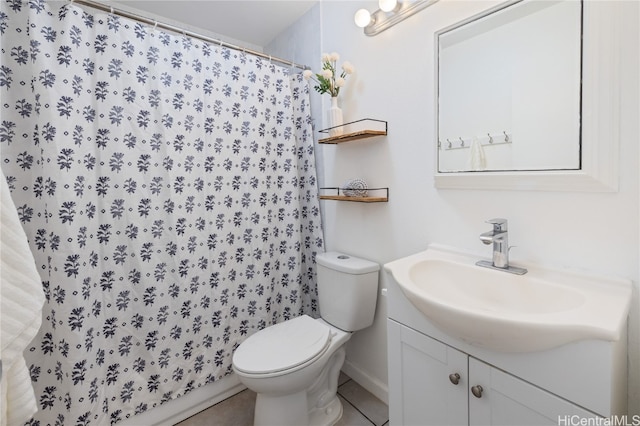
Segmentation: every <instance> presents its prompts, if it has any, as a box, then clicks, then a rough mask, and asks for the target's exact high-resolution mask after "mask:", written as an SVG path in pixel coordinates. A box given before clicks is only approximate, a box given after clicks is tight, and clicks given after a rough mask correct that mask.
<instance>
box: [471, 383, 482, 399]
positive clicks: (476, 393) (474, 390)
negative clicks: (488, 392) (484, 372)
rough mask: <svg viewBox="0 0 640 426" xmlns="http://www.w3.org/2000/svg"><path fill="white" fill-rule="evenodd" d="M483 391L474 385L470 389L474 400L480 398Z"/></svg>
mask: <svg viewBox="0 0 640 426" xmlns="http://www.w3.org/2000/svg"><path fill="white" fill-rule="evenodd" d="M483 390H484V389H482V386H480V385H475V386H472V387H471V393H472V394H473V396H475V397H476V398H482V391H483Z"/></svg>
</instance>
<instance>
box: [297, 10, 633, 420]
mask: <svg viewBox="0 0 640 426" xmlns="http://www.w3.org/2000/svg"><path fill="white" fill-rule="evenodd" d="M497 3H498V2H495V1H478V0H475V1H463V0H457V1H452V0H440V1H439V2H438V3H436V4H434V5H433V6H431V7H429V8H427V9H425V10H424V11H422V12H420V13H418V14H417V15H414V16H413V17H411V18H409V19H407V20H406V21H404V22H402V23H400V24H399V25H396V26H395V27H392V28H391V29H389V30H387V31H385V32H383V33H381V34H380V35H378V36H375V37H367V36H365V35H364V34H363V32H362V30H361V29H359V28H357V27H356V26H355V25H354V24H353V15H354V13H355V11H356V10H357V9H359V8H361V7H366V8H368V9H369V10H375V9H376V8H377V2H375V1H364V2H359V1H330V0H329V1H328V0H324V1H323V2H322V3H321V4H320V8H321V15H320V17H321V20H322V23H321V27H322V29H321V34H322V39H321V50H322V51H323V52H331V51H337V52H339V53H340V54H341V56H342V58H343V59H345V60H349V61H351V62H352V63H353V64H354V66H355V67H356V69H357V71H356V75H354V76H352V77H354V78H350V79H349V81H348V82H347V87H346V90H344V91H343V93H341V99H340V102H341V106H342V108H343V112H344V116H345V119H346V120H355V119H360V118H365V117H370V118H379V119H384V120H387V121H388V122H389V135H388V136H387V137H386V138H385V137H383V138H375V139H369V140H362V141H356V142H351V143H349V144H341V145H337V146H333V145H330V146H322V147H321V148H320V149H321V150H322V151H323V157H324V158H323V163H324V164H323V165H324V174H325V178H324V179H325V180H324V182H321V183H322V184H323V185H326V186H332V185H336V184H339V183H341V182H344V181H345V180H346V179H347V178H350V177H361V178H363V179H365V180H366V181H367V182H368V183H369V185H370V186H372V187H376V186H388V187H390V200H389V203H380V204H360V203H344V202H343V203H341V202H335V201H323V203H325V204H324V210H325V229H326V241H327V248H328V249H331V250H341V251H345V252H348V253H351V254H353V255H358V256H362V257H365V258H369V259H372V260H375V261H377V262H379V263H381V264H383V263H385V262H388V261H391V260H393V259H396V258H399V257H403V256H406V255H409V254H412V253H415V252H417V251H420V250H423V249H425V248H426V247H427V245H428V244H429V243H442V244H447V245H450V246H455V247H459V248H461V249H464V250H470V251H475V252H477V253H478V256H482V257H489V256H490V248H487V247H486V246H483V245H482V244H481V243H480V241H479V240H478V235H479V234H480V233H482V232H484V231H486V230H487V229H488V225H487V224H485V223H484V221H485V220H486V219H489V218H492V217H505V218H507V219H509V221H510V233H511V237H510V238H511V243H512V244H513V245H515V246H516V247H515V248H514V249H513V250H512V251H511V256H512V260H513V261H514V263H516V264H517V262H518V260H519V259H522V260H524V259H526V260H527V261H532V262H538V263H542V264H545V265H549V266H557V267H567V268H577V269H584V270H587V271H593V272H596V273H604V274H612V275H619V276H622V277H626V278H629V279H631V280H633V281H634V283H635V294H634V301H633V306H632V312H631V317H630V327H629V363H630V371H629V374H630V383H629V388H630V393H629V401H630V412H631V413H635V414H640V360H639V359H640V337H639V329H640V327H639V316H638V291H637V283H638V279H639V273H640V265H639V261H638V259H639V250H638V243H639V239H640V229H639V219H638V218H639V215H638V213H639V207H640V206H639V204H640V200H639V186H640V185H639V174H638V166H639V160H640V158H639V150H638V140H639V138H640V132H639V128H638V116H639V114H640V111H639V108H638V93H639V90H640V89H639V87H638V75H639V71H640V70H639V67H638V39H639V36H640V35H639V33H638V27H639V25H638V20H639V11H640V7H639V3H637V2H634V1H628V2H624V3H623V7H624V9H625V13H624V18H623V20H622V21H621V22H620V23H619V30H620V31H622V32H623V35H624V46H623V52H622V54H621V55H620V56H621V60H622V68H621V70H622V82H621V83H622V94H621V100H620V102H621V111H622V117H621V119H622V120H621V127H620V137H621V143H620V180H619V182H620V189H619V191H618V192H617V193H604V194H603V193H572V192H535V191H526V192H517V191H489V190H438V189H436V188H435V187H434V184H433V175H434V172H435V170H434V166H435V161H434V155H435V148H434V105H435V103H434V72H433V70H434V60H433V57H434V52H433V46H434V42H433V34H434V32H435V31H438V30H439V29H441V28H444V27H446V26H448V25H451V24H453V23H455V22H457V21H459V20H462V19H463V18H466V17H467V16H470V15H473V14H475V13H478V12H480V11H481V10H484V9H486V8H488V7H490V6H493V5H495V4H497ZM298 31H300V32H299V33H298ZM306 31H307V29H306V28H305V27H304V26H302V27H299V28H297V29H296V33H295V34H288V37H289V39H290V40H294V39H297V38H298V37H302V36H303V34H304V33H305V32H306ZM311 31H313V29H311ZM309 49H312V50H315V48H314V47H313V46H309ZM319 62H320V61H319V59H317V60H316V62H315V63H313V64H310V65H312V66H313V67H318V66H319ZM314 69H315V68H314ZM315 96H318V97H319V96H320V95H318V94H317V93H316V94H315ZM325 97H326V96H325ZM323 101H324V102H325V107H326V104H327V103H328V99H324V100H323ZM315 114H316V117H317V120H320V121H321V120H322V117H323V115H324V114H323V111H316V112H315ZM386 282H387V277H386V276H383V277H382V279H381V286H385V285H386ZM385 316H386V303H385V300H384V299H380V303H379V309H378V317H377V319H376V323H375V324H374V326H373V327H371V328H370V329H368V330H365V331H362V332H358V333H356V335H355V336H354V337H353V339H352V341H351V342H350V344H349V347H348V355H347V365H348V366H351V368H353V369H355V370H356V371H357V372H358V373H361V374H362V375H363V377H364V380H363V381H365V382H366V383H364V384H365V385H366V386H368V387H370V388H371V389H372V390H373V391H374V392H375V393H376V394H378V395H379V394H380V392H381V389H382V391H384V388H383V386H384V384H385V383H386V382H387V370H386V325H385V321H384V320H385V318H384V317H385ZM380 384H382V386H380Z"/></svg>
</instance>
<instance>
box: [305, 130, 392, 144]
mask: <svg viewBox="0 0 640 426" xmlns="http://www.w3.org/2000/svg"><path fill="white" fill-rule="evenodd" d="M386 134H387V132H386V131H384V130H362V131H359V132H353V133H347V134H344V135H340V136H332V137H329V138H323V139H319V140H318V143H326V144H337V143H342V142H349V141H355V140H358V139H365V138H370V137H373V136H384V135H386Z"/></svg>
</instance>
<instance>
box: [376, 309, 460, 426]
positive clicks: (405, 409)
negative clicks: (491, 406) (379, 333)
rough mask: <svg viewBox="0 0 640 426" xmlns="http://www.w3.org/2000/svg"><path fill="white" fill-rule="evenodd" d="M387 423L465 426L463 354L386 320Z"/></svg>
mask: <svg viewBox="0 0 640 426" xmlns="http://www.w3.org/2000/svg"><path fill="white" fill-rule="evenodd" d="M387 331H388V336H389V337H388V338H389V423H390V424H391V425H452V426H455V425H467V424H468V397H467V394H468V389H469V387H468V380H467V370H468V367H467V361H468V357H467V355H466V354H464V353H462V352H460V351H457V350H455V349H453V348H451V347H449V346H447V345H445V344H443V343H441V342H438V341H437V340H434V339H432V338H430V337H428V336H425V335H424V334H421V333H418V332H417V331H414V330H412V329H410V328H408V327H405V326H403V325H401V324H399V323H397V322H395V321H393V320H388V329H387Z"/></svg>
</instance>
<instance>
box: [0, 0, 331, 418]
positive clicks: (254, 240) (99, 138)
mask: <svg viewBox="0 0 640 426" xmlns="http://www.w3.org/2000/svg"><path fill="white" fill-rule="evenodd" d="M1 3H2V5H1V8H2V9H0V31H1V36H2V37H1V38H2V40H1V43H2V49H3V50H2V59H1V63H0V93H1V99H2V100H1V102H0V103H1V109H0V114H1V115H0V147H1V154H2V170H3V171H4V174H5V175H6V177H7V181H8V184H9V186H10V188H11V192H12V198H13V200H14V202H15V205H16V208H17V210H18V214H19V217H20V221H21V224H22V226H23V227H24V229H25V231H26V234H27V236H28V238H29V242H30V246H31V249H32V251H33V253H34V256H35V259H36V264H37V266H38V268H39V272H40V276H41V278H42V285H43V288H44V291H45V295H46V302H45V306H44V309H43V325H42V327H41V329H40V332H39V335H38V336H37V337H36V338H35V339H34V341H33V342H32V345H31V346H30V347H29V348H28V350H27V351H26V352H25V356H26V359H27V365H28V366H29V369H30V375H31V380H32V382H33V386H34V389H35V393H36V397H37V402H38V408H39V412H38V413H37V414H36V415H35V417H34V418H33V419H32V420H31V421H30V422H29V423H28V424H33V425H36V424H37V425H99V424H100V425H101V424H109V423H111V424H113V423H117V422H118V421H120V420H122V419H125V418H129V417H130V416H132V415H134V414H137V413H141V412H144V411H146V410H149V409H152V408H153V407H156V406H158V405H160V404H162V403H163V402H166V401H168V400H171V399H173V398H177V397H180V396H182V395H184V394H186V393H188V392H190V391H191V390H193V389H195V388H198V387H201V386H203V385H205V384H207V383H210V382H213V381H216V380H219V379H220V378H222V377H224V376H225V375H228V374H229V373H230V372H231V371H232V368H231V357H232V354H233V351H234V349H235V348H236V347H237V346H238V345H239V344H240V343H241V342H242V341H243V340H244V339H245V338H246V337H248V336H249V335H250V334H252V333H254V332H255V331H257V330H259V329H262V328H264V327H266V326H268V325H271V324H273V323H276V322H280V321H283V320H286V319H288V318H292V317H295V316H298V315H300V314H302V313H306V314H309V315H312V316H317V301H316V285H315V266H314V261H315V253H316V252H318V251H322V250H323V238H322V231H321V226H320V212H319V206H318V198H317V183H316V175H315V163H314V161H315V160H314V152H313V133H312V129H311V120H310V111H309V93H308V88H307V86H306V84H305V82H304V80H303V79H301V78H300V75H297V74H296V75H290V74H292V73H290V72H289V70H287V69H285V68H281V67H279V66H275V65H273V64H271V63H269V61H268V60H263V59H260V58H259V57H255V56H251V55H246V54H244V53H243V52H240V51H234V50H229V49H226V48H222V47H221V46H216V45H210V44H206V43H203V42H199V41H196V40H194V39H191V38H187V37H183V36H175V35H170V34H168V33H165V32H161V31H157V30H154V29H153V28H151V27H147V26H144V25H142V24H140V23H136V22H134V21H130V20H127V19H123V18H119V17H117V16H114V15H111V14H101V13H95V12H90V11H85V10H83V9H81V8H79V7H78V6H75V5H73V4H66V5H60V2H51V3H48V2H45V1H42V0H30V1H18V0H3V1H2V2H1Z"/></svg>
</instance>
